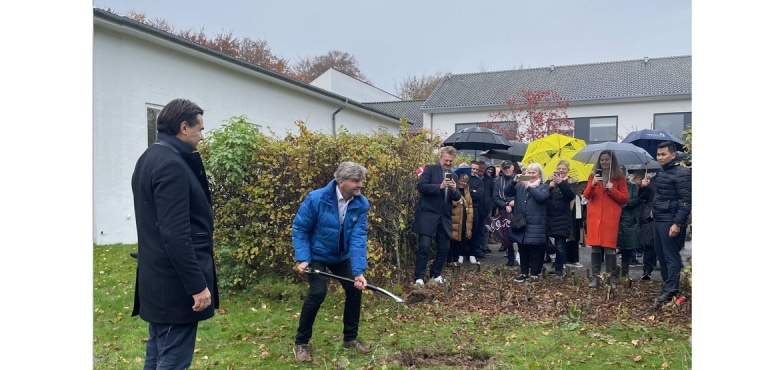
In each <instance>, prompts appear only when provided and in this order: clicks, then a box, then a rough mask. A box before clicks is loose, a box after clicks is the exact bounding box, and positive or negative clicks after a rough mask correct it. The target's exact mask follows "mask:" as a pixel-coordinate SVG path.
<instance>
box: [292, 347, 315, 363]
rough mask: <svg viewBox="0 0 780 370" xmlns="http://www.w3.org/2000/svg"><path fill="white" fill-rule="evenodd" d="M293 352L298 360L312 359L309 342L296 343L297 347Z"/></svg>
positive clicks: (307, 360) (306, 360)
mask: <svg viewBox="0 0 780 370" xmlns="http://www.w3.org/2000/svg"><path fill="white" fill-rule="evenodd" d="M293 354H295V359H296V360H298V361H301V362H309V361H311V355H310V354H309V345H308V344H296V345H295V347H293Z"/></svg>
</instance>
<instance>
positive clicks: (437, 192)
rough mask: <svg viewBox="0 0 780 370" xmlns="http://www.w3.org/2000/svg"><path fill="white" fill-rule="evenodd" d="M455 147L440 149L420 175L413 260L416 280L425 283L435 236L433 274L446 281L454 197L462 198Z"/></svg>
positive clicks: (433, 277) (415, 282) (414, 228)
mask: <svg viewBox="0 0 780 370" xmlns="http://www.w3.org/2000/svg"><path fill="white" fill-rule="evenodd" d="M455 153H456V150H455V148H453V147H451V146H445V147H444V148H442V149H441V152H440V153H439V163H436V164H429V165H427V166H425V169H424V170H423V172H422V174H421V175H420V177H419V178H418V179H417V191H418V192H419V193H420V199H419V201H418V202H417V210H416V211H415V212H414V224H413V225H412V231H413V232H415V233H417V258H416V259H415V262H414V279H415V280H414V284H415V285H424V284H425V282H424V281H423V277H424V276H425V268H426V267H427V266H428V251H429V250H430V248H431V241H432V239H433V238H436V259H435V260H434V261H433V265H431V271H430V277H431V278H432V279H433V280H434V281H436V282H438V283H443V282H444V280H443V278H442V277H441V270H442V268H443V267H444V262H445V261H446V259H447V253H449V251H450V237H451V235H452V203H451V202H452V201H453V200H458V199H460V192H459V191H458V187H457V185H456V184H457V182H456V181H455V180H454V177H447V176H445V174H449V176H453V175H452V171H451V169H452V162H453V161H454V160H455Z"/></svg>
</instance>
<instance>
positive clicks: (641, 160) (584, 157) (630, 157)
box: [573, 141, 655, 168]
mask: <svg viewBox="0 0 780 370" xmlns="http://www.w3.org/2000/svg"><path fill="white" fill-rule="evenodd" d="M605 150H610V151H612V152H613V153H614V154H615V159H616V160H617V163H618V164H621V165H624V166H626V168H628V166H629V165H645V164H648V165H649V164H650V163H651V162H654V161H655V160H654V159H653V156H651V155H650V153H648V152H647V151H646V150H644V149H642V148H640V147H638V146H636V145H633V144H628V143H615V142H611V141H608V142H606V143H599V144H588V145H586V146H585V147H584V148H582V149H580V151H579V152H577V154H575V155H574V157H573V158H574V160H576V161H580V162H583V163H591V164H595V163H598V161H599V154H601V152H603V151H605Z"/></svg>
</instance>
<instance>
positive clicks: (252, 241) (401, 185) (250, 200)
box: [200, 116, 436, 288]
mask: <svg viewBox="0 0 780 370" xmlns="http://www.w3.org/2000/svg"><path fill="white" fill-rule="evenodd" d="M296 127H297V128H298V131H299V133H298V134H297V135H294V134H292V133H287V134H286V135H285V136H284V137H283V138H279V137H276V136H275V135H266V134H263V133H261V132H260V131H259V130H258V129H257V127H256V126H255V125H253V124H251V123H249V122H247V120H246V117H244V116H239V117H232V118H231V119H229V120H227V121H225V122H224V123H223V124H222V126H221V127H220V128H219V129H217V130H215V131H213V132H212V133H210V135H209V136H208V137H207V138H206V140H204V142H203V143H202V144H201V146H200V152H201V155H202V157H203V161H204V165H205V167H206V170H207V172H208V173H209V178H210V182H211V184H210V186H211V190H212V202H213V207H214V212H215V224H214V227H215V230H214V239H215V255H216V259H217V264H218V269H219V274H220V285H221V286H222V287H223V288H224V287H235V288H244V287H246V286H248V285H251V284H252V283H253V282H254V281H255V280H256V279H257V278H258V276H259V275H260V273H261V272H275V273H276V274H278V275H280V276H282V277H290V276H294V275H295V274H294V270H293V268H292V267H294V266H295V265H296V262H295V258H294V253H293V248H292V234H291V231H292V221H293V218H294V217H295V213H296V212H297V210H298V206H299V205H300V203H301V201H302V200H303V198H304V196H305V195H306V194H307V193H308V192H310V191H312V190H314V189H317V188H320V187H323V186H325V185H326V184H327V183H328V182H329V181H331V180H332V179H333V173H334V172H335V170H336V167H337V166H338V164H339V163H340V162H342V161H353V162H357V163H360V164H361V165H363V166H365V167H366V169H367V172H368V173H367V178H366V180H365V181H364V182H363V194H364V195H365V196H366V197H367V199H368V200H369V202H371V209H370V211H369V215H368V222H369V227H368V234H369V235H368V266H369V268H368V270H367V271H366V275H367V276H370V277H373V280H374V281H378V282H379V283H380V284H384V283H387V282H388V281H389V280H392V281H395V282H400V281H401V280H402V279H405V278H406V277H405V276H404V271H405V269H406V268H411V267H412V266H413V265H414V262H413V261H414V256H415V252H416V235H415V234H413V233H412V232H411V230H410V228H411V224H412V222H413V219H414V211H415V208H416V204H417V198H418V193H417V191H416V189H415V187H416V182H417V175H416V173H415V169H416V168H417V167H419V166H420V165H421V164H425V163H433V162H434V161H435V160H436V154H435V149H436V148H435V146H434V143H431V142H429V141H428V140H426V136H427V134H426V133H425V132H423V133H421V134H417V135H413V134H410V133H408V132H407V130H406V125H405V123H403V124H402V129H401V132H400V134H398V135H391V134H387V133H374V134H363V133H356V134H353V133H349V132H348V131H346V130H345V129H343V128H341V129H340V130H339V131H338V132H337V134H336V135H330V134H323V133H317V132H311V131H309V130H307V128H306V126H305V124H304V123H303V122H300V121H299V122H296Z"/></svg>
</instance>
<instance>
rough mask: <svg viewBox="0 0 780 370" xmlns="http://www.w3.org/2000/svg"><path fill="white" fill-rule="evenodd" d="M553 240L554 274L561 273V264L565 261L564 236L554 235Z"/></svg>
mask: <svg viewBox="0 0 780 370" xmlns="http://www.w3.org/2000/svg"><path fill="white" fill-rule="evenodd" d="M553 239H554V240H555V263H554V266H555V275H558V276H561V275H563V264H564V263H566V237H565V236H556V237H554V238H553Z"/></svg>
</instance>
